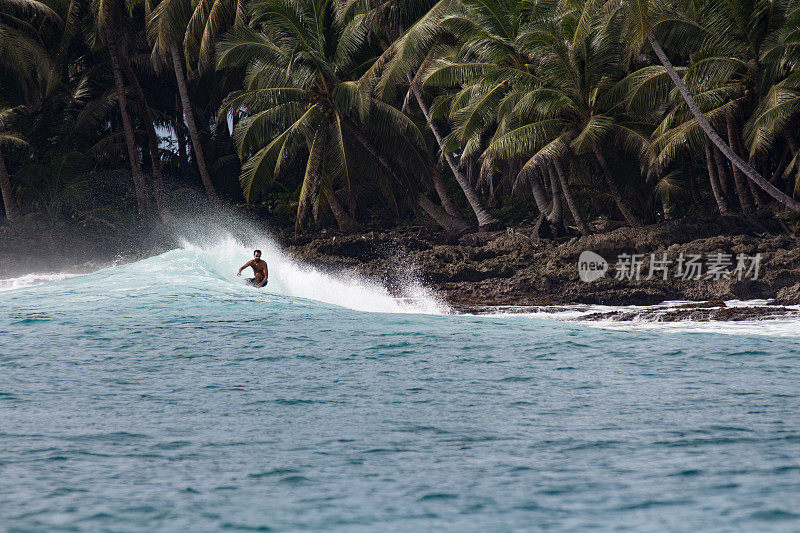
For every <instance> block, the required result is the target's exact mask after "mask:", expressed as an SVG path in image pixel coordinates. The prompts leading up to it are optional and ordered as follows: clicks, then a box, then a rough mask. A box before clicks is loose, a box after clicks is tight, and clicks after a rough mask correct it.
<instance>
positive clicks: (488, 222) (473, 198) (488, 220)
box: [411, 83, 501, 229]
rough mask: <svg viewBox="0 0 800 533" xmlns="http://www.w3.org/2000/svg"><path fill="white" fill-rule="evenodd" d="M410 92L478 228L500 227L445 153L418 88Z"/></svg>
mask: <svg viewBox="0 0 800 533" xmlns="http://www.w3.org/2000/svg"><path fill="white" fill-rule="evenodd" d="M411 90H412V91H413V92H414V97H415V98H416V100H417V105H419V108H420V109H421V110H422V114H423V115H424V116H425V120H427V121H428V126H429V127H430V129H431V131H432V132H433V136H434V137H435V138H436V143H437V144H438V145H439V148H440V149H441V150H442V151H443V152H444V157H445V159H446V160H447V164H448V165H449V166H450V170H452V171H453V175H454V176H455V178H456V181H457V182H458V185H459V186H460V187H461V190H462V191H464V196H466V197H467V201H468V202H469V206H470V207H471V208H472V211H473V212H474V213H475V216H476V217H477V219H478V226H480V227H481V228H486V229H488V228H491V227H497V226H501V222H500V221H499V220H498V219H497V218H495V217H494V216H492V215H491V214H490V213H489V212H488V211H486V209H485V208H484V207H483V203H482V202H481V200H480V198H478V193H476V192H475V189H474V188H473V187H472V184H470V182H469V179H467V176H466V175H464V172H463V171H462V170H461V169H460V168H458V163H457V162H456V160H455V158H454V157H453V155H452V154H451V153H449V152H447V151H445V149H444V148H445V145H444V136H443V135H442V132H441V131H440V130H439V127H438V126H436V124H434V123H433V121H432V120H431V113H430V109H429V108H428V106H427V105H425V101H424V100H423V98H422V93H421V92H420V90H419V88H418V87H417V86H416V85H415V84H414V83H412V84H411Z"/></svg>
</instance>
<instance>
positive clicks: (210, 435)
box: [0, 239, 800, 531]
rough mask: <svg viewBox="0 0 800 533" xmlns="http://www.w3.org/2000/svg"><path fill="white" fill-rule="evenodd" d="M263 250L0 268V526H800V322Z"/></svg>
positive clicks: (185, 251)
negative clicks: (592, 305)
mask: <svg viewBox="0 0 800 533" xmlns="http://www.w3.org/2000/svg"><path fill="white" fill-rule="evenodd" d="M258 244H259V243H256V244H255V245H258ZM263 248H264V249H265V252H266V253H265V257H266V259H267V260H268V261H269V262H270V274H271V276H270V278H271V279H270V285H269V287H268V288H267V289H266V290H257V289H254V288H251V287H247V286H245V285H244V283H243V282H242V280H241V279H238V278H236V276H235V269H236V268H237V267H238V266H239V265H241V264H242V263H244V262H245V261H246V260H247V259H248V258H249V246H248V248H245V247H244V246H242V245H240V244H238V243H236V242H235V241H234V240H232V239H227V240H222V241H220V242H218V243H217V244H215V245H212V246H207V247H197V246H191V245H186V246H184V247H182V248H181V249H178V250H174V251H172V252H169V253H167V254H164V255H161V256H158V257H153V258H150V259H147V260H144V261H140V262H138V263H133V264H129V265H124V266H116V267H111V268H107V269H104V270H101V271H99V272H96V273H93V274H89V275H85V276H81V277H75V278H71V279H62V278H65V277H66V276H55V277H50V278H47V277H46V276H39V277H38V278H39V279H49V280H51V281H50V282H49V283H45V284H41V285H35V286H25V285H26V284H29V282H30V283H32V282H33V281H31V280H34V279H35V278H37V277H36V276H33V277H26V278H19V279H17V280H11V281H9V280H6V282H5V285H0V287H2V288H4V289H6V290H4V291H3V292H0V344H1V345H2V348H1V349H0V350H1V352H0V487H2V490H0V530H9V531H42V530H47V531H59V530H64V531H101V530H102V531H156V530H157V531H180V530H183V531H188V530H191V531H218V530H232V531H233V530H259V531H272V530H275V531H283V530H302V529H307V530H338V531H419V530H448V531H513V530H518V531H522V530H536V529H556V530H570V531H574V530H588V529H592V530H596V529H600V530H614V529H617V530H621V529H625V530H627V529H635V530H647V531H654V530H674V531H692V530H697V529H698V528H702V529H704V530H721V531H723V530H724V531H761V530H775V531H797V530H800V511H798V509H800V369H799V367H800V343H799V342H798V338H796V337H791V336H788V337H774V336H771V335H769V330H768V328H767V327H766V326H765V327H764V329H763V331H762V333H765V334H763V335H753V334H750V335H730V334H724V333H723V332H724V331H725V328H726V327H727V326H724V325H721V326H719V327H718V329H719V331H720V332H717V333H713V332H711V333H683V332H680V331H641V330H638V329H627V330H620V329H617V330H609V329H600V328H594V327H588V326H585V325H582V324H576V323H565V322H559V321H555V320H544V319H540V318H532V317H526V316H480V317H475V316H456V315H453V314H448V313H447V309H446V307H445V306H443V305H442V304H441V303H439V302H437V301H436V299H435V298H434V297H432V296H431V295H429V294H426V293H425V291H423V290H421V289H413V288H412V290H411V291H410V294H409V295H408V296H409V298H408V299H400V300H398V299H396V298H393V297H392V296H390V295H389V294H388V293H386V292H385V291H384V290H382V289H380V288H379V287H376V286H374V285H371V284H369V283H364V282H361V281H358V280H354V279H348V278H344V277H342V278H337V277H333V276H328V275H325V274H323V273H320V272H317V271H314V270H311V269H308V268H303V267H302V266H300V265H296V264H293V263H291V262H290V261H288V260H287V259H285V258H284V257H283V256H282V255H280V252H279V251H278V250H277V249H275V248H274V247H269V246H263ZM54 280H57V281H54ZM785 329H786V328H784V332H785ZM791 329H792V328H791V327H790V328H789V331H790V332H791ZM797 329H798V330H800V325H797ZM798 334H800V331H798Z"/></svg>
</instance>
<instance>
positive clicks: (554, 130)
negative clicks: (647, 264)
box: [0, 0, 800, 236]
mask: <svg viewBox="0 0 800 533" xmlns="http://www.w3.org/2000/svg"><path fill="white" fill-rule="evenodd" d="M799 124H800V0H721V1H720V0H716V1H714V0H691V1H689V0H650V1H645V0H637V1H633V0H438V1H437V0H403V1H400V0H252V1H250V2H246V1H244V0H160V1H159V0H0V192H2V206H3V210H2V213H3V214H4V217H5V220H6V223H7V224H9V225H11V226H12V227H15V226H17V225H19V224H26V223H28V224H41V223H45V224H50V225H52V224H70V223H75V222H78V223H83V224H101V225H102V224H105V225H113V219H114V218H115V217H120V216H130V217H134V218H156V219H158V220H161V221H162V223H164V224H169V223H170V222H171V220H172V219H173V213H174V212H176V211H177V210H180V209H181V206H183V205H185V204H186V203H187V202H190V201H191V202H195V201H202V202H205V203H208V204H210V205H212V206H219V205H222V204H239V205H242V206H244V207H246V208H248V209H254V210H256V211H258V212H259V213H264V214H266V215H267V216H270V217H272V218H273V219H274V220H282V221H284V222H285V223H286V224H287V225H288V224H291V225H292V226H293V227H294V229H295V231H297V232H303V231H307V230H310V229H315V228H320V227H324V226H332V227H335V228H337V229H338V230H340V231H343V232H351V231H355V230H357V229H358V228H361V227H365V226H369V225H371V224H384V225H385V224H401V223H405V222H409V221H414V220H425V221H429V222H430V223H431V224H436V225H437V226H438V227H440V228H441V229H442V230H443V231H446V232H447V233H449V234H450V235H453V236H457V235H461V234H463V233H465V232H468V231H470V230H472V229H479V228H481V229H497V228H502V227H503V226H504V225H512V224H515V223H518V222H520V221H522V220H525V219H528V220H531V221H534V220H535V221H537V225H536V227H537V228H538V230H539V231H541V232H542V233H541V234H542V235H545V234H547V235H556V236H558V235H567V234H570V233H574V234H578V233H581V234H589V233H591V232H592V231H596V229H597V228H598V227H601V225H602V224H601V223H600V222H601V221H602V223H603V224H604V225H605V226H607V225H608V223H609V221H614V222H616V223H617V224H625V225H630V226H640V225H643V224H650V223H657V222H659V221H662V220H668V219H674V218H703V219H713V218H716V217H721V216H734V217H756V216H758V217H776V218H778V219H780V220H781V221H783V222H784V223H785V224H787V225H792V224H795V225H796V224H797V221H798V219H799V218H800V200H798V198H800V153H798V146H800V134H799V133H798V132H799V131H800V129H798V125H799Z"/></svg>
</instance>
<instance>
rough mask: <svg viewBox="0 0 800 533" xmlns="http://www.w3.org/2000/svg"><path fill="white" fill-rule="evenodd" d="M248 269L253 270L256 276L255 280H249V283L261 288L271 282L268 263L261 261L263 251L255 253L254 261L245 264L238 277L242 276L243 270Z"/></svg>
mask: <svg viewBox="0 0 800 533" xmlns="http://www.w3.org/2000/svg"><path fill="white" fill-rule="evenodd" d="M247 267H250V268H252V269H253V274H255V276H256V277H255V278H248V280H247V281H249V282H250V283H251V284H253V285H255V286H256V287H259V288H260V287H263V286H265V285H266V284H267V282H268V281H269V280H268V279H267V278H268V277H269V272H268V270H267V262H266V261H262V260H261V250H256V251H255V252H253V260H252V261H248V262H247V263H245V264H244V266H243V267H242V268H240V269H239V272H237V273H236V275H237V276H241V275H242V270H244V269H245V268H247Z"/></svg>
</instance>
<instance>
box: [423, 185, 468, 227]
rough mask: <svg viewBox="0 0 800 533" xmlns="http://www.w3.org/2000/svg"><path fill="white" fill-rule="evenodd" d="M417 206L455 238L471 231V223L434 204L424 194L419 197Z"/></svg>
mask: <svg viewBox="0 0 800 533" xmlns="http://www.w3.org/2000/svg"><path fill="white" fill-rule="evenodd" d="M417 204H418V205H419V206H420V207H421V208H422V209H423V211H425V212H426V213H428V215H429V216H430V217H431V218H432V219H433V220H435V221H436V223H437V224H439V225H440V226H441V227H442V228H444V230H445V231H446V232H447V233H449V234H450V235H452V236H454V237H458V236H459V235H463V234H464V233H466V232H468V231H469V230H470V225H469V223H468V222H467V221H466V220H464V219H463V218H461V217H456V216H452V215H450V214H449V213H448V212H447V211H445V210H444V209H442V208H441V207H439V206H438V205H436V204H435V203H433V202H432V201H431V200H430V199H428V197H427V196H425V195H424V194H422V193H419V194H418V195H417Z"/></svg>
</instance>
